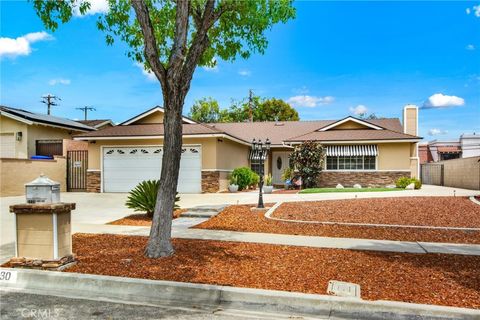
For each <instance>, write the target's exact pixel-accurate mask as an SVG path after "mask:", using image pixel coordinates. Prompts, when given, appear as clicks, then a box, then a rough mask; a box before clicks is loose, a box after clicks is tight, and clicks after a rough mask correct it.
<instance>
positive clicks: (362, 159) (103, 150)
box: [74, 106, 421, 193]
mask: <svg viewBox="0 0 480 320" xmlns="http://www.w3.org/2000/svg"><path fill="white" fill-rule="evenodd" d="M163 116H164V112H163V109H162V108H160V107H155V108H153V109H150V110H148V111H146V112H144V113H142V114H140V115H138V116H135V117H133V118H131V119H129V120H127V121H125V122H123V123H121V124H120V125H118V126H115V127H110V128H106V129H103V130H98V131H95V132H89V133H82V134H79V135H77V136H76V137H75V138H74V139H75V140H83V141H88V142H89V145H88V172H87V190H88V191H90V192H128V191H130V190H131V189H132V188H133V187H134V186H135V185H136V184H137V183H138V182H140V181H142V180H146V179H158V178H159V176H160V168H161V160H162V152H163V148H162V143H163V133H164V131H163V124H162V122H163ZM417 118H418V109H417V107H415V106H406V107H405V108H404V120H403V125H402V124H401V123H400V120H399V119H396V118H395V119H377V120H361V119H357V118H354V117H347V118H344V119H341V120H318V121H286V122H242V123H214V124H200V123H195V122H194V121H193V120H191V119H189V118H186V117H184V118H183V149H182V153H183V154H182V159H181V163H180V175H179V183H178V191H179V192H181V193H200V192H217V191H219V190H224V189H226V188H227V185H228V175H229V173H230V172H231V171H232V170H233V169H234V168H237V167H241V166H250V167H252V168H257V167H258V163H256V162H255V160H250V159H249V157H250V146H251V141H252V139H254V138H255V139H257V140H258V139H262V140H263V141H265V140H266V139H267V138H268V139H270V141H271V143H272V145H271V151H270V154H269V156H268V158H267V159H266V163H265V172H266V173H271V174H272V175H273V179H274V183H275V184H283V181H282V180H281V178H280V176H281V173H282V172H283V170H284V169H285V168H287V167H288V165H289V163H288V155H289V154H290V152H291V151H292V149H293V146H295V145H297V144H299V143H302V142H303V141H306V140H316V141H318V142H320V143H322V144H323V145H324V146H325V148H326V162H325V163H326V164H325V169H324V171H323V172H322V173H321V177H320V179H319V184H320V185H321V186H335V185H336V184H337V183H342V184H344V185H345V186H351V185H353V184H355V183H360V184H362V185H363V186H375V185H388V184H391V183H393V182H394V180H395V179H397V178H398V177H401V176H413V177H418V168H419V161H418V154H417V144H418V142H419V141H420V140H421V138H420V137H418V136H417V135H418V123H417V121H418V120H417Z"/></svg>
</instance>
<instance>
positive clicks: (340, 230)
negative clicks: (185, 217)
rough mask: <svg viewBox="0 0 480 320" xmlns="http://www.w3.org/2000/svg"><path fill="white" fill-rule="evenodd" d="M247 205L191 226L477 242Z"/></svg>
mask: <svg viewBox="0 0 480 320" xmlns="http://www.w3.org/2000/svg"><path fill="white" fill-rule="evenodd" d="M370 200H372V199H370ZM325 202H327V201H325ZM250 207H251V206H248V205H237V206H230V207H227V208H226V209H225V210H223V211H222V212H221V213H220V214H219V215H217V216H215V217H213V218H211V219H209V220H208V221H205V222H203V223H201V224H199V225H196V226H195V227H194V228H199V229H213V230H229V231H243V232H265V233H277V234H292V235H306V236H320V237H336V238H361V239H379V240H398V241H424V242H449V243H471V244H480V231H461V230H433V229H414V228H402V227H367V226H362V227H360V226H345V225H320V224H307V223H295V222H283V221H275V220H270V219H267V218H265V216H264V212H252V211H250ZM477 220H478V218H477Z"/></svg>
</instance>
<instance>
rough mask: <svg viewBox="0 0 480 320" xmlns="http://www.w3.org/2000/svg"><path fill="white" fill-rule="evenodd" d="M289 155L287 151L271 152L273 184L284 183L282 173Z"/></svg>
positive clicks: (286, 166) (287, 163)
mask: <svg viewBox="0 0 480 320" xmlns="http://www.w3.org/2000/svg"><path fill="white" fill-rule="evenodd" d="M289 155H290V152H289V151H273V152H272V178H273V184H284V183H285V181H283V180H282V173H283V170H285V169H286V168H288V166H289V160H288V156H289Z"/></svg>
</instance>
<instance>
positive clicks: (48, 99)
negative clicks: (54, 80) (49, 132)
mask: <svg viewBox="0 0 480 320" xmlns="http://www.w3.org/2000/svg"><path fill="white" fill-rule="evenodd" d="M57 100H60V101H61V100H62V99H60V98H59V97H57V96H54V95H52V94H50V93H49V94H46V95H44V96H42V100H41V101H40V102H41V103H43V104H46V105H47V114H48V115H50V108H51V107H52V106H58V103H57V102H56V101H57Z"/></svg>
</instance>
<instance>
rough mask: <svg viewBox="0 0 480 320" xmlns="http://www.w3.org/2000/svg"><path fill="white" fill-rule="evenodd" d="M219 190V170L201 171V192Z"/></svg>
mask: <svg viewBox="0 0 480 320" xmlns="http://www.w3.org/2000/svg"><path fill="white" fill-rule="evenodd" d="M218 191H220V172H219V171H202V192H207V193H214V192H218Z"/></svg>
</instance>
